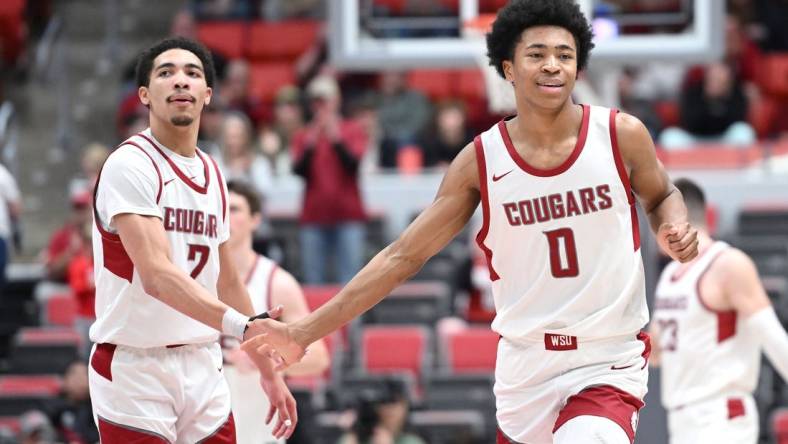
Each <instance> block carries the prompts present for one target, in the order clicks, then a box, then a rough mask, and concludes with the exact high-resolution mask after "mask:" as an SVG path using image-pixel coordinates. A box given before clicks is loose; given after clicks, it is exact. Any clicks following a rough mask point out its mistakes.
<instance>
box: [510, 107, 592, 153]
mask: <svg viewBox="0 0 788 444" xmlns="http://www.w3.org/2000/svg"><path fill="white" fill-rule="evenodd" d="M582 113H583V111H582V108H580V107H579V106H576V105H575V104H574V103H572V101H571V100H567V102H566V104H565V105H564V106H562V107H561V108H559V109H553V110H550V109H545V108H538V107H534V106H532V105H530V104H527V103H522V104H518V106H517V119H515V120H514V122H512V124H513V126H514V130H515V131H514V133H515V134H513V135H512V136H513V139H515V140H519V141H524V142H526V143H527V145H529V146H537V147H552V146H555V145H556V144H557V143H558V142H560V141H562V140H564V139H565V138H566V136H567V134H570V133H571V134H575V133H577V128H578V126H579V125H580V123H578V122H580V121H581V120H582V118H583V114H582Z"/></svg>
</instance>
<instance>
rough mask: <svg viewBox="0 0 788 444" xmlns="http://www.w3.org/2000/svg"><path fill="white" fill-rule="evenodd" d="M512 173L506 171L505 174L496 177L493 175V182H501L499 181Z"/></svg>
mask: <svg viewBox="0 0 788 444" xmlns="http://www.w3.org/2000/svg"><path fill="white" fill-rule="evenodd" d="M512 171H514V170H509V171H507V172H505V173H503V174H501V175H500V176H496V175H495V174H493V182H498V181H499V180H501V179H503V178H504V177H506V175H507V174H509V173H511V172H512Z"/></svg>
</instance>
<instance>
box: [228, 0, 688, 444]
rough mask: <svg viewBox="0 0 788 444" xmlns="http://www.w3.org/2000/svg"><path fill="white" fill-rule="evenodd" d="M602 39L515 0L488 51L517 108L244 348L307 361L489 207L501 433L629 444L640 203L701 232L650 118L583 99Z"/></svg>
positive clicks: (676, 245)
mask: <svg viewBox="0 0 788 444" xmlns="http://www.w3.org/2000/svg"><path fill="white" fill-rule="evenodd" d="M591 38H592V33H591V29H590V27H589V24H588V22H587V21H586V18H585V17H584V16H583V14H582V13H581V11H580V9H579V7H578V6H577V5H576V4H575V2H574V1H572V0H512V1H510V2H509V3H507V5H506V6H505V7H504V8H502V9H501V10H500V11H499V12H498V16H497V18H496V21H495V23H494V24H493V27H492V32H491V33H490V34H488V35H487V48H488V55H489V57H490V63H491V64H492V65H493V66H495V67H496V69H497V70H498V72H499V74H500V75H501V76H503V77H504V78H506V80H508V81H509V82H511V84H512V87H513V89H514V95H515V98H516V103H517V115H516V116H514V117H511V118H507V119H504V120H503V121H501V122H500V123H498V124H497V125H495V126H493V127H492V128H490V129H489V130H488V131H486V132H484V133H482V134H481V135H479V136H478V137H476V138H475V139H474V141H473V143H470V144H468V146H466V147H465V148H464V149H463V150H462V151H461V152H460V153H459V155H458V156H457V158H456V159H455V160H454V161H453V162H452V164H451V166H450V167H449V170H448V171H447V173H446V176H445V177H444V179H443V183H442V184H441V186H440V189H439V190H438V195H437V197H436V198H435V200H434V202H433V203H432V204H431V206H429V207H428V208H427V209H426V210H425V211H424V212H423V213H422V214H421V215H420V216H419V217H418V218H417V219H416V220H415V221H414V222H413V223H412V224H411V226H410V227H408V229H406V230H405V232H404V233H403V234H402V235H401V236H400V237H399V239H397V240H396V241H395V242H394V243H392V244H391V245H389V246H388V247H386V248H385V249H384V250H383V251H382V252H381V253H379V254H378V255H377V256H376V257H375V258H373V259H372V261H371V262H370V263H369V264H368V265H367V266H366V267H365V268H364V269H362V270H361V271H360V272H359V273H358V274H357V275H356V276H355V278H354V279H353V280H352V281H350V282H349V283H348V285H347V286H346V287H345V288H343V289H342V291H340V292H339V294H337V296H336V297H334V298H333V299H332V300H331V301H329V302H328V303H327V304H326V305H324V306H322V307H321V308H320V309H318V310H316V311H315V312H314V313H312V314H311V315H309V316H307V317H306V318H305V319H303V320H301V321H297V322H295V323H293V324H284V323H279V322H275V321H272V320H269V319H266V320H264V321H263V323H264V324H266V326H267V330H268V332H267V334H266V335H265V336H260V337H259V338H253V339H252V340H250V341H248V342H247V343H246V344H244V345H243V347H244V348H246V349H250V350H251V349H253V348H254V347H256V346H257V345H259V344H266V345H273V346H274V348H275V349H276V352H277V353H278V354H279V355H280V357H281V358H282V359H283V360H284V363H283V365H287V364H291V363H293V362H295V361H296V360H298V358H299V357H300V356H301V355H302V354H303V350H304V348H305V347H306V346H307V345H308V344H310V343H311V342H312V341H314V340H317V339H318V338H320V337H322V336H324V335H326V334H328V333H330V332H331V331H333V330H334V329H336V328H338V327H339V326H340V325H342V324H344V323H346V322H348V321H350V320H351V319H352V318H353V317H355V316H358V315H359V314H361V313H362V312H364V311H365V310H367V309H369V308H370V307H371V306H373V305H374V304H376V303H377V302H379V301H380V300H381V299H382V298H383V297H384V296H385V295H386V294H388V293H389V292H390V291H391V290H392V289H393V288H394V287H396V286H397V285H399V284H400V283H402V282H404V281H405V280H407V279H408V278H409V277H410V276H412V275H413V274H414V273H416V272H417V271H418V270H419V268H420V267H421V266H422V265H423V264H424V263H425V261H426V260H427V259H428V258H429V257H430V256H432V255H434V254H436V253H437V252H438V251H440V250H441V248H443V247H444V246H445V245H446V244H447V243H448V242H449V240H450V239H451V238H452V237H453V236H455V235H456V234H457V233H458V232H460V230H461V229H462V228H463V226H464V225H465V223H466V222H467V221H468V219H469V218H470V217H471V215H472V214H473V212H474V210H475V209H476V207H477V205H478V204H479V202H481V204H482V215H483V225H482V229H481V230H480V232H479V234H478V236H477V240H478V242H479V245H480V248H481V249H482V250H483V251H484V252H485V254H486V256H487V260H488V265H489V272H490V276H491V280H492V281H493V284H492V285H493V288H492V291H493V299H494V301H495V308H496V312H497V314H496V317H495V320H494V321H493V323H492V328H493V330H495V331H496V332H497V333H499V334H500V335H501V337H502V339H501V341H500V343H499V348H498V363H497V366H496V372H495V378H496V382H495V396H496V407H497V415H496V416H497V420H498V425H499V429H500V432H501V433H499V437H498V442H500V443H508V442H515V443H528V444H545V443H554V442H555V443H560V444H568V443H571V444H583V443H615V444H619V443H621V444H623V443H631V442H632V441H633V440H634V434H635V429H636V426H637V418H638V410H639V409H640V408H641V407H642V406H643V401H642V400H643V396H644V394H645V393H646V386H647V372H648V369H647V368H646V361H647V358H648V353H649V345H648V337H647V335H646V334H645V333H641V332H640V329H641V328H642V327H643V326H644V325H645V324H646V321H647V320H648V309H647V307H646V298H645V282H644V275H643V263H642V259H641V256H640V236H639V230H638V219H637V213H636V210H635V208H636V203H635V196H637V197H638V198H639V200H640V203H641V205H642V206H643V208H644V209H645V211H646V214H647V215H648V218H649V221H650V224H651V228H652V231H653V232H654V233H655V234H656V237H657V241H658V243H659V245H660V246H661V247H662V249H664V251H665V252H667V253H668V254H669V255H670V256H671V257H672V258H673V259H675V260H678V261H682V262H686V261H688V260H691V259H692V258H694V257H695V255H696V254H697V239H696V236H697V232H696V230H695V229H694V228H692V227H691V226H690V225H689V223H688V222H687V214H686V208H685V206H684V202H683V200H682V198H681V194H680V193H679V192H678V191H677V190H676V189H675V187H673V185H672V184H671V183H670V181H669V180H668V177H667V174H666V173H665V171H664V169H663V167H662V165H661V164H660V163H659V161H658V160H657V159H656V157H655V153H654V145H653V143H652V141H651V138H650V137H649V133H648V131H647V130H646V128H645V127H644V126H643V124H642V123H641V122H640V121H639V120H637V119H636V118H634V117H632V116H629V115H626V114H623V113H617V112H616V111H615V110H610V109H606V108H601V107H597V106H588V105H578V104H575V103H573V101H572V98H571V93H572V88H573V86H574V83H575V79H576V78H577V74H578V70H580V69H583V68H584V67H585V66H586V63H587V62H588V57H589V53H590V50H591V48H592V46H593V44H592V43H591ZM269 353H270V351H269Z"/></svg>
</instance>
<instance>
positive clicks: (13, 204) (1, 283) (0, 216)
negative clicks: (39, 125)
mask: <svg viewBox="0 0 788 444" xmlns="http://www.w3.org/2000/svg"><path fill="white" fill-rule="evenodd" d="M21 212H22V197H21V194H20V193H19V187H18V186H17V184H16V180H14V176H12V175H11V172H10V171H8V170H7V169H6V168H5V166H3V164H0V295H2V294H3V287H5V281H6V275H5V273H6V272H5V269H6V265H7V264H8V262H9V257H10V254H11V238H12V232H13V229H12V226H13V224H14V221H15V220H17V218H19V216H20V214H21Z"/></svg>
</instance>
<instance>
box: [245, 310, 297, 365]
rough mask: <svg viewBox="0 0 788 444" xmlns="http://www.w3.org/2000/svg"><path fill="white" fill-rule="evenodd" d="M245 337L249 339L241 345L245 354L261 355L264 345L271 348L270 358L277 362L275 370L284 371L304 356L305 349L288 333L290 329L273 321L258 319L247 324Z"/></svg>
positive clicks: (281, 323)
mask: <svg viewBox="0 0 788 444" xmlns="http://www.w3.org/2000/svg"><path fill="white" fill-rule="evenodd" d="M246 337H248V338H250V339H247V340H246V341H244V343H243V344H241V348H242V349H243V350H244V351H246V352H247V353H250V354H252V353H257V354H262V353H264V352H265V351H266V350H263V346H264V345H266V344H267V345H269V346H270V347H271V348H273V350H274V351H273V352H272V357H273V358H274V360H276V361H279V365H278V367H277V368H276V369H277V370H284V369H285V368H287V367H288V366H290V365H293V364H295V363H296V362H298V361H300V360H301V358H303V357H304V355H305V354H306V348H305V347H303V346H301V345H300V344H298V343H297V342H296V341H295V340H294V339H293V335H292V334H291V332H290V327H289V326H288V325H287V324H285V323H283V322H279V321H274V320H273V319H260V320H256V321H254V322H252V323H251V324H249V329H248V330H247V335H246Z"/></svg>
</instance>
